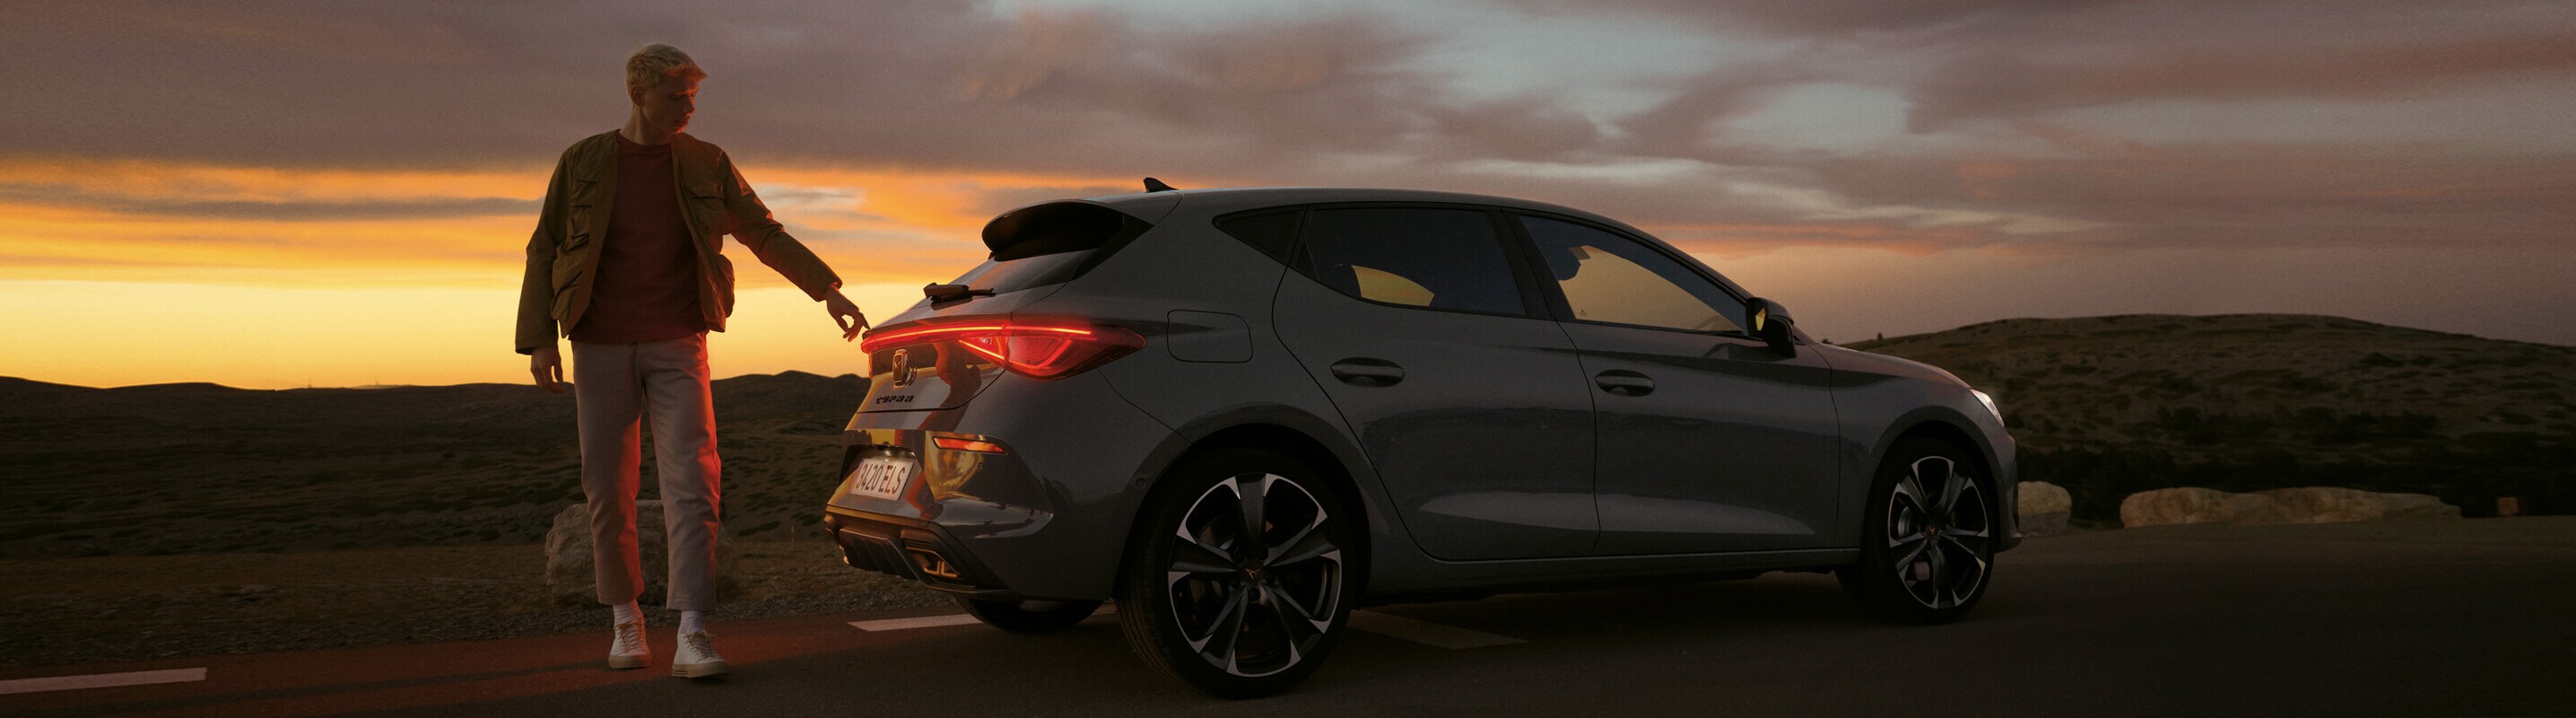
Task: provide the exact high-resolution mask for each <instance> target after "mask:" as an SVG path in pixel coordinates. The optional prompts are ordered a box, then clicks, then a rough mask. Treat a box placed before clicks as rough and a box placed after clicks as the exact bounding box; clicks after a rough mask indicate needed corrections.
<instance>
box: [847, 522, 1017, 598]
mask: <svg viewBox="0 0 2576 718" xmlns="http://www.w3.org/2000/svg"><path fill="white" fill-rule="evenodd" d="M823 528H824V530H826V531H828V532H830V533H831V535H832V542H833V543H835V544H839V545H840V547H841V562H842V563H846V564H849V565H850V567H851V568H856V569H861V570H866V571H875V572H877V573H882V574H886V575H890V576H895V577H898V578H905V579H910V580H914V581H919V582H921V585H923V586H927V587H930V588H933V589H937V590H940V591H946V592H948V593H954V594H958V595H962V596H966V597H969V598H980V599H992V600H1017V599H1025V598H1028V597H1027V596H1022V595H1020V594H1019V593H1018V592H1016V591H1012V590H1010V589H1008V588H1005V587H1004V586H1003V585H1002V583H1001V581H999V580H997V579H995V578H993V574H992V572H991V571H990V570H987V569H985V568H984V566H983V564H981V563H979V562H977V561H976V560H975V558H974V555H973V554H970V553H967V552H966V551H964V550H962V549H961V548H959V545H958V543H957V541H956V540H955V539H954V538H952V537H950V535H949V533H948V530H947V529H944V528H941V527H940V526H939V525H938V524H934V523H929V522H925V521H918V520H904V519H896V518H890V517H885V516H872V515H868V514H863V513H860V512H856V511H850V510H847V509H840V508H832V509H827V510H826V513H825V514H824V515H823Z"/></svg>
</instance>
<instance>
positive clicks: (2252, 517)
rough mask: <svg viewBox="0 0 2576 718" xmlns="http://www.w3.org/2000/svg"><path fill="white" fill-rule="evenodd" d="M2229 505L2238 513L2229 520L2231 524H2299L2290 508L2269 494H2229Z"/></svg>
mask: <svg viewBox="0 0 2576 718" xmlns="http://www.w3.org/2000/svg"><path fill="white" fill-rule="evenodd" d="M2227 503H2228V504H2230V505H2232V506H2234V507H2235V511H2236V515H2235V516H2232V517H2229V518H2228V519H2227V522H2228V523H2231V524H2236V525H2239V526H2260V525H2264V524H2289V523H2298V520H2297V518H2296V517H2295V516H2294V515H2293V514H2292V513H2291V510H2290V507H2289V506H2287V505H2284V504H2282V503H2281V501H2280V500H2279V499H2276V498H2273V497H2272V496H2271V495H2269V494H2228V495H2227Z"/></svg>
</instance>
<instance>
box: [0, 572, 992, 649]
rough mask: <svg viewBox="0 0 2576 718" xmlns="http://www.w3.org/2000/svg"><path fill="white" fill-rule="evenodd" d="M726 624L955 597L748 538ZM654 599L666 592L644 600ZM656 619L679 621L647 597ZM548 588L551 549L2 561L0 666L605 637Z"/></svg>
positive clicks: (598, 617)
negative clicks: (591, 634)
mask: <svg viewBox="0 0 2576 718" xmlns="http://www.w3.org/2000/svg"><path fill="white" fill-rule="evenodd" d="M740 546H741V548H742V555H741V559H740V560H741V564H740V566H739V567H738V569H737V571H738V574H737V577H738V578H739V579H740V580H741V583H742V586H743V592H742V595H741V596H740V597H738V598H736V599H733V600H730V601H727V602H726V603H724V604H723V605H721V606H720V607H719V608H718V609H717V611H716V612H715V616H714V617H715V619H716V620H718V621H722V620H730V619H744V618H757V617H766V616H789V615H804V614H816V613H834V612H849V611H867V610H877V609H888V608H909V607H928V606H945V605H949V600H948V598H947V597H946V596H945V595H942V594H939V593H936V592H933V591H930V590H928V589H924V588H921V587H919V586H917V585H914V584H911V583H909V582H906V581H901V580H897V579H894V578H892V577H888V576H883V575H879V574H875V573H870V572H866V571H859V570H854V569H851V568H849V567H848V566H844V565H842V564H841V562H840V559H839V558H838V554H837V553H835V551H834V549H833V548H832V546H831V544H829V543H826V542H824V541H821V540H813V541H797V542H785V541H779V542H756V541H746V542H743V543H741V544H740ZM648 600H658V597H648ZM646 609H647V610H646V614H648V616H649V621H650V623H651V624H652V625H656V626H661V625H668V624H670V623H672V622H675V621H676V620H677V619H676V617H675V616H674V615H672V614H670V613H668V612H665V611H661V610H658V609H657V608H656V607H654V606H651V605H647V606H646ZM607 622H608V619H607V612H606V610H605V609H602V608H599V607H596V606H576V607H565V606H559V605H556V604H554V603H552V602H551V601H550V600H549V599H548V598H547V596H546V591H545V555H544V549H543V547H540V546H535V545H526V546H440V547H419V548H384V549H364V550H350V551H315V552H284V553H230V554H185V555H174V556H103V557H94V558H63V559H33V560H0V626H7V627H8V628H6V629H5V633H6V641H5V643H7V644H8V645H9V647H10V650H8V651H5V652H0V666H8V667H33V666H49V665H66V664H79V663H100V662H111V661H128V660H138V659H146V658H162V657H173V656H197V655H213V654H226V653H263V652H270V651H291V650H309V649H321V648H351V647H358V646H375V645H386V644H398V643H424V642H436V641H459V640H476V639H487V638H511V637H524V636H542V635H554V634H564V633H581V632H587V631H602V632H603V633H604V631H605V626H606V625H607Z"/></svg>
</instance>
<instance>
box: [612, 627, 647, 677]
mask: <svg viewBox="0 0 2576 718" xmlns="http://www.w3.org/2000/svg"><path fill="white" fill-rule="evenodd" d="M651 660H653V646H652V645H651V644H648V643H645V642H644V622H643V621H628V622H626V623H620V624H617V637H616V638H615V639H612V640H611V641H610V642H609V644H608V667H610V668H615V669H618V670H621V671H622V670H626V669H629V668H643V667H644V664H645V663H646V662H648V661H651Z"/></svg>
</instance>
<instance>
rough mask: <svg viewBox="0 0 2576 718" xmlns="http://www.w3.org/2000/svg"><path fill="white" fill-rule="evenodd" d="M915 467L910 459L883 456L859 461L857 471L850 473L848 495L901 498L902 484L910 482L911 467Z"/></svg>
mask: <svg viewBox="0 0 2576 718" xmlns="http://www.w3.org/2000/svg"><path fill="white" fill-rule="evenodd" d="M917 465H918V464H915V463H914V462H913V461H912V460H910V459H896V458H889V457H883V456H879V457H873V458H869V459H866V460H863V461H860V462H859V468H858V470H856V471H852V472H850V493H852V494H855V495H859V496H874V497H877V498H880V499H891V498H895V497H898V496H902V495H903V487H904V484H905V483H906V482H909V481H911V480H912V467H914V466H917Z"/></svg>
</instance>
